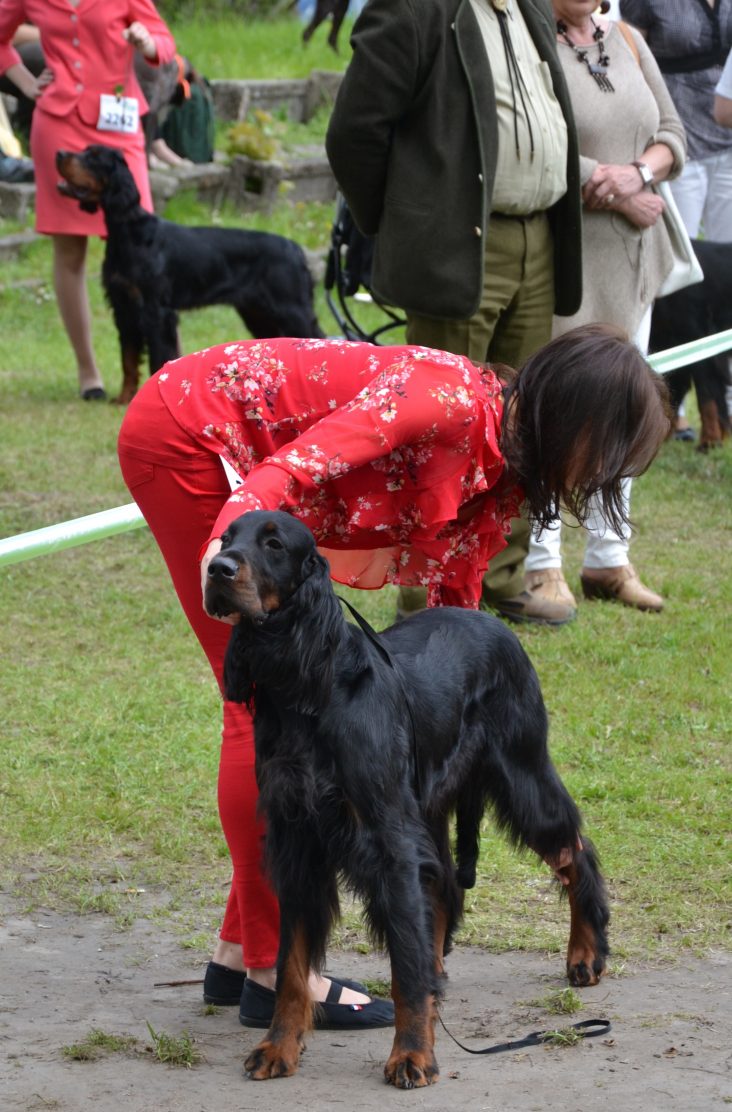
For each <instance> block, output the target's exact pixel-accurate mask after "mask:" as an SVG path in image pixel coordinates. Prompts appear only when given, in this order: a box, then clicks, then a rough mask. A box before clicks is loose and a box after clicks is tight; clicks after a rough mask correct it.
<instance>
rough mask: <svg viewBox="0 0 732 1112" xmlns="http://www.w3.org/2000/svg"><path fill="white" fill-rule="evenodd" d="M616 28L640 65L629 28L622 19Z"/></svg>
mask: <svg viewBox="0 0 732 1112" xmlns="http://www.w3.org/2000/svg"><path fill="white" fill-rule="evenodd" d="M704 2H705V3H706V0H704ZM617 28H618V31H620V34H621V35H622V36H623V38H624V39H625V41H626V42H627V44H628V46H629V47H630V52H631V54H632V55H633V57H634V58H635V60H636V62H637V63H638V65H640V51H639V50H638V43H637V42H636V41H635V39H634V38H633V32H632V31H631V29H630V27H629V26H628V24H627V23H623V21H622V19H619V20H618V21H617Z"/></svg>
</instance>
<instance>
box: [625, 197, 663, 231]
mask: <svg viewBox="0 0 732 1112" xmlns="http://www.w3.org/2000/svg"><path fill="white" fill-rule="evenodd" d="M665 208H666V202H665V201H664V199H663V197H659V196H658V194H657V193H636V195H635V197H630V198H629V199H628V200H627V201H622V202H621V203H620V204H619V205H617V204H616V205H613V210H614V211H615V212H620V213H622V214H623V216H624V217H625V218H626V220H629V221H630V223H631V224H635V226H636V228H652V227H653V225H654V224H655V223H656V221H657V220H658V218H659V216H661V214H662V213H663V210H664V209H665Z"/></svg>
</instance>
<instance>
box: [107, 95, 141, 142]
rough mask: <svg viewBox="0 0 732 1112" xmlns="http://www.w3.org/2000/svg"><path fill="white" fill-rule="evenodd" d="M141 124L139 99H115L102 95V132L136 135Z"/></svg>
mask: <svg viewBox="0 0 732 1112" xmlns="http://www.w3.org/2000/svg"><path fill="white" fill-rule="evenodd" d="M139 123H140V106H139V104H138V102H137V97H115V96H110V95H109V94H108V93H102V95H101V96H100V98H99V119H98V120H97V127H98V129H99V130H100V131H122V132H124V133H125V134H126V135H134V134H135V132H136V131H137V128H138V125H139Z"/></svg>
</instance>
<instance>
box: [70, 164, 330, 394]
mask: <svg viewBox="0 0 732 1112" xmlns="http://www.w3.org/2000/svg"><path fill="white" fill-rule="evenodd" d="M56 166H57V169H58V172H59V173H60V175H61V177H62V178H63V179H64V180H63V182H61V183H60V184H59V190H60V191H61V192H62V193H64V194H65V195H66V196H68V197H72V198H74V200H76V201H78V202H79V204H80V205H81V207H82V208H83V209H85V210H86V211H88V212H95V211H96V210H97V208H101V209H102V210H103V212H104V218H105V220H106V224H107V247H106V252H105V256H104V264H103V267H102V281H103V283H104V289H105V292H106V295H107V298H108V300H109V303H110V305H111V307H112V312H113V314H114V320H115V324H116V325H117V331H118V333H119V339H120V346H121V349H122V391H121V393H120V396H119V398H118V399H117V400H118V401H120V402H123V403H125V402H129V401H130V400H131V399H132V397H133V395H134V394H135V391H136V390H137V387H138V385H139V378H140V364H141V362H142V358H143V355H144V352H145V350H146V349H147V353H148V359H149V364H150V373H151V374H154V372H155V371H157V370H159V368H160V367H162V365H163V363H167V362H168V360H170V359H176V358H177V357H178V356H179V355H180V350H179V346H178V311H179V310H181V309H200V308H201V307H203V306H204V305H231V306H232V307H233V308H234V309H236V311H237V312H238V314H239V316H240V317H241V319H242V320H243V321H244V324H245V325H246V327H247V328H248V330H249V332H251V334H252V336H253V337H254V338H255V339H259V338H264V337H269V336H304V337H319V336H322V335H323V333H322V332H321V330H320V327H319V325H318V322H317V319H316V316H315V310H314V307H313V281H312V277H311V275H310V271H309V270H308V265H307V262H306V259H305V255H304V253H303V251H302V248H301V247H299V246H298V244H296V243H294V242H293V241H292V240H290V239H286V238H285V237H284V236H279V235H273V234H271V233H269V232H250V231H245V230H242V229H238V228H209V227H185V226H183V225H181V224H173V223H171V222H170V221H169V220H161V219H160V218H159V217H157V216H154V215H153V214H152V213H150V212H147V211H146V210H145V209H143V208H142V207H141V206H140V194H139V192H138V189H137V186H136V185H135V179H134V178H133V176H132V174H131V173H130V170H129V168H128V166H127V163H126V162H125V160H124V156H123V155H122V154H121V153H120V152H119V151H117V150H114V149H113V148H111V147H104V146H91V147H87V148H86V149H85V150H84V151H82V152H81V154H71V153H69V152H68V151H59V152H58V153H57V155H56Z"/></svg>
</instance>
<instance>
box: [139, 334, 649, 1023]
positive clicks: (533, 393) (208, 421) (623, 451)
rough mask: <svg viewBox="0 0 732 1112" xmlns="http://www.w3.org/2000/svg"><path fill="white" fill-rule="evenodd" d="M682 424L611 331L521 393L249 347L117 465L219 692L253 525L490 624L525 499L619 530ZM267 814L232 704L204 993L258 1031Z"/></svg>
mask: <svg viewBox="0 0 732 1112" xmlns="http://www.w3.org/2000/svg"><path fill="white" fill-rule="evenodd" d="M668 428H669V421H668V413H667V408H666V401H665V387H664V384H663V381H662V380H661V379H660V378H659V377H658V376H656V375H655V374H654V373H653V372H652V371H651V369H650V368H649V366H648V364H647V363H646V362H645V361H644V360H643V358H642V357H641V355H640V354H639V352H638V350H637V349H636V348H635V346H634V345H633V344H631V343H630V342H629V341H628V340H627V339H626V338H625V337H624V336H622V335H621V334H620V333H618V332H616V331H613V330H610V329H608V328H606V327H604V326H599V325H598V326H588V327H584V328H581V329H576V330H575V331H574V332H569V333H567V334H565V335H564V336H562V337H561V338H559V339H557V340H554V341H552V343H550V344H548V345H547V346H546V347H545V348H543V349H542V350H541V351H539V352H538V353H537V354H536V355H535V356H533V357H532V359H530V360H529V362H528V363H527V364H526V365H525V366H524V368H523V369H522V370H521V371H520V372H519V374H518V375H517V376H516V377H515V378H514V379H513V381H511V382H510V384H509V385H508V387H507V388H506V390H505V396H504V389H503V387H502V385H501V383H500V382H499V380H498V378H497V377H496V375H495V374H494V373H493V371H492V370H490V369H488V368H485V367H483V368H481V367H477V366H475V365H474V364H473V363H471V362H470V361H469V360H468V359H466V358H464V357H462V356H457V355H451V354H448V353H446V352H442V351H432V350H430V349H428V348H418V347H391V348H390V347H374V346H371V345H369V344H353V343H348V342H346V341H344V340H293V339H273V340H250V341H244V342H240V343H231V344H224V345H220V346H218V347H213V348H209V349H208V350H206V351H202V352H199V353H197V354H195V355H189V356H186V357H184V358H182V359H178V360H176V361H175V362H172V363H168V364H166V365H165V367H163V368H162V369H161V370H160V371H159V372H158V373H157V374H156V375H155V376H154V377H153V378H151V379H149V380H148V381H147V382H146V384H145V386H144V387H143V388H142V390H141V391H140V392H139V393H138V394H137V395H136V397H135V398H134V400H133V402H132V404H131V405H130V407H129V410H128V412H127V414H126V416H125V420H124V422H123V424H122V429H121V432H120V440H119V455H120V463H121V466H122V473H123V475H124V478H125V482H126V483H127V485H128V487H129V489H130V491H131V493H132V495H133V497H134V499H135V501H136V502H137V503H138V505H139V506H140V509H141V510H142V513H143V514H144V516H145V519H146V520H147V522H148V524H149V526H150V528H151V530H152V532H153V534H154V536H155V539H156V541H157V543H158V545H159V547H160V550H161V552H162V554H163V557H164V559H165V561H166V563H167V565H168V569H169V571H170V574H171V577H172V580H173V584H174V586H175V589H176V591H177V593H178V597H179V599H180V602H181V604H182V606H183V609H184V611H185V613H186V616H187V618H188V620H189V622H190V624H191V626H192V627H193V630H194V632H195V633H196V635H197V637H198V639H199V641H200V643H201V645H202V647H203V650H204V652H205V653H206V655H207V657H208V660H209V662H210V664H211V667H212V669H213V671H214V674H215V675H216V678H217V680H218V681H219V685H221V680H222V668H223V658H224V653H225V651H226V646H227V642H228V637H229V632H230V630H229V628H228V627H227V625H226V624H223V623H222V622H220V621H213V620H212V619H211V618H210V617H209V616H208V615H207V614H206V613H205V612H204V609H203V605H202V597H201V577H202V576H203V581H204V582H205V577H206V568H207V565H208V561H209V560H210V559H211V558H212V556H213V555H214V554H215V553H216V552H218V550H219V549H220V547H221V539H220V538H221V535H222V533H223V532H224V531H225V529H226V526H227V524H228V523H230V522H231V521H232V520H234V519H235V518H236V517H238V516H239V515H240V514H242V513H245V512H247V511H249V510H260V509H265V510H285V511H288V512H289V513H292V514H294V515H295V516H296V517H298V518H299V519H300V520H301V521H303V522H305V523H306V524H307V525H308V526H309V527H310V529H311V530H312V532H313V533H314V535H315V537H316V540H317V542H318V546H319V548H320V549H321V551H322V552H323V553H324V554H325V555H326V556H327V558H328V560H329V561H330V565H331V573H332V575H333V578H334V579H336V580H337V581H338V582H340V583H347V584H350V585H352V586H356V587H364V588H373V589H376V588H379V587H381V586H382V585H383V584H384V583H394V584H407V585H410V586H415V585H422V586H426V587H427V589H428V605H430V606H439V605H457V606H467V607H474V608H475V607H477V606H478V603H479V599H480V592H481V580H482V576H483V573H484V571H485V569H486V567H487V565H488V563H489V561H490V559H491V558H492V556H493V555H495V553H497V552H499V551H500V550H501V549H502V548H503V547H504V545H505V540H504V533H505V532H506V531H507V529H508V522H509V519H510V518H511V517H514V516H516V513H517V508H518V504H519V503H521V502H522V501H524V500H525V501H526V503H527V505H528V507H529V510H530V512H531V515H532V516H533V517H534V518H535V519H536V520H538V521H546V520H550V519H551V517H552V516H554V515H555V514H556V513H557V512H558V509H559V505H560V504H563V505H566V506H567V507H568V508H569V509H571V511H572V512H573V513H574V514H575V516H577V517H578V519H579V520H580V521H581V520H583V519H584V517H585V516H586V514H587V504H588V499H589V498H590V497H591V496H592V495H593V494H595V495H597V496H598V497H599V499H600V501H601V502H602V503H603V506H604V508H605V512H606V515H607V517H608V519H609V520H617V519H618V516H619V515H622V513H623V502H622V497H621V485H620V482H621V478H622V477H623V476H625V475H631V474H632V475H636V474H640V473H641V472H642V471H644V470H645V469H646V468H647V467H648V466H649V464H650V462H651V460H652V459H653V457H654V456H655V454H656V452H657V451H658V448H659V446H660V444H661V442H662V441H663V439H664V437H665V436H666V434H667V432H668ZM227 474H228V476H229V478H230V479H231V482H230V481H229V479H227ZM199 562H200V563H201V566H200V568H199ZM408 620H409V619H407V621H408ZM256 800H257V787H256V782H255V776H254V740H253V728H252V720H251V716H250V714H249V711H248V710H247V708H246V707H244V706H241V705H238V704H234V703H229V702H225V703H224V729H223V743H222V751H221V763H220V769H219V810H220V814H221V821H222V825H223V828H224V833H225V835H226V839H227V842H228V845H229V849H230V851H231V855H232V860H233V865H234V876H233V882H232V887H231V893H230V896H229V901H228V905H227V909H226V914H225V918H224V922H223V925H222V928H221V933H220V938H219V941H218V944H217V947H216V950H215V952H214V960H213V961H212V962H211V963H210V964H209V967H208V970H207V973H206V980H205V985H204V995H205V998H206V999H207V1000H210V1001H211V1002H214V1003H219V1004H225V1003H230V1004H236V1003H239V1004H240V1018H241V1019H242V1022H244V1023H255V1024H256V1025H259V1024H260V1023H261V1022H264V1023H267V1022H268V1020H269V1019H271V1016H272V1009H273V1001H274V993H273V991H272V990H273V989H274V985H275V961H276V956H277V947H278V933H279V920H278V908H277V904H276V901H275V898H274V896H273V894H272V892H271V891H270V889H269V886H268V884H267V882H266V880H265V877H264V876H263V873H262V865H261V856H260V849H261V847H260V842H261V833H262V831H261V826H260V824H259V822H258V820H257V815H256ZM552 864H553V865H555V864H556V863H555V862H552ZM245 972H246V975H247V976H246V979H245V976H244V974H245ZM331 980H332V979H331ZM311 988H312V992H313V995H314V997H315V998H316V999H318V1000H321V1001H322V1000H327V1002H328V1003H327V1008H326V1012H325V1022H326V1023H327V1024H328V1025H330V1026H355V1025H361V1026H364V1025H365V1026H369V1025H374V1024H379V1025H380V1024H381V1023H385V1022H389V1021H390V1019H391V1013H390V1012H389V1011H385V1010H384V1009H385V1008H386V1005H385V1004H384V1003H383V1002H380V1001H374V1002H371V1003H369V1001H368V997H365V996H364V995H363V994H360V993H359V992H358V990H357V989H354V988H353V987H352V986H350V987H349V986H348V985H346V987H345V988H343V987H342V985H341V983H339V982H337V981H336V982H335V983H331V982H329V981H328V980H327V979H325V980H324V979H322V978H316V977H313V978H312V981H311Z"/></svg>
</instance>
